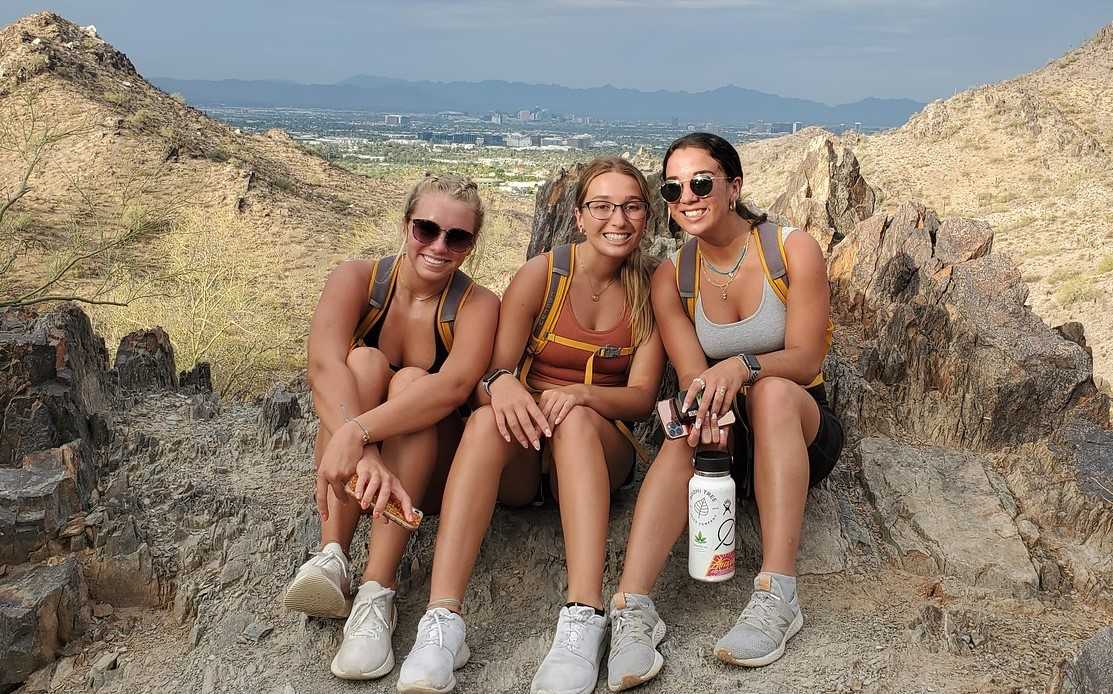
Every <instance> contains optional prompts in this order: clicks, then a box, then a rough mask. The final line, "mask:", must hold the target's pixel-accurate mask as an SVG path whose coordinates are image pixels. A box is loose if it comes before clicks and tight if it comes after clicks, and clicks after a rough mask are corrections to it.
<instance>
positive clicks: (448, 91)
mask: <svg viewBox="0 0 1113 694" xmlns="http://www.w3.org/2000/svg"><path fill="white" fill-rule="evenodd" d="M151 81H152V82H153V83H154V84H155V85H156V86H158V87H159V88H161V89H163V90H165V91H167V92H171V93H179V94H181V95H182V96H184V97H185V98H186V100H187V101H189V102H190V103H192V104H196V105H198V106H216V105H222V106H248V107H283V106H286V107H298V108H311V107H317V108H336V109H352V110H362V111H374V112H401V113H436V112H438V111H463V112H466V113H475V114H486V113H489V112H492V111H500V112H510V113H514V112H517V111H519V110H523V109H547V110H549V111H552V112H555V113H575V114H578V115H586V116H593V117H596V118H605V119H608V120H654V121H668V120H670V119H672V118H677V119H679V120H681V121H684V122H696V123H708V122H712V123H721V124H741V123H749V122H753V121H758V120H763V121H779V122H786V121H787V122H791V121H801V122H803V123H807V124H819V125H838V124H840V123H854V122H860V123H862V125H863V126H865V127H872V128H887V127H896V126H899V125H901V124H903V123H904V122H905V121H906V120H908V118H909V116H911V115H912V114H914V113H916V112H917V111H919V110H920V109H921V108H923V106H924V104H923V103H920V102H918V101H913V100H911V99H878V98H868V99H862V100H860V101H855V102H853V103H847V104H841V105H838V106H830V105H828V104H824V103H820V102H818V101H810V100H807V99H794V98H790V97H784V96H778V95H776V94H768V93H765V92H760V91H756V90H753V89H744V88H742V87H737V86H734V85H728V86H725V87H719V88H717V89H712V90H708V91H702V92H685V91H669V90H663V89H662V90H657V91H641V90H637V89H624V88H620V87H614V86H611V85H605V86H602V87H591V88H586V89H580V88H573V87H563V86H560V85H555V84H527V83H524V82H505V81H501V80H485V81H482V82H428V81H410V80H402V79H394V78H390V77H378V76H374V75H356V76H354V77H350V78H348V79H345V80H342V81H340V82H337V83H335V84H301V83H297V82H289V81H283V80H233V79H229V80H183V79H175V78H170V77H156V78H154V79H152V80H151Z"/></svg>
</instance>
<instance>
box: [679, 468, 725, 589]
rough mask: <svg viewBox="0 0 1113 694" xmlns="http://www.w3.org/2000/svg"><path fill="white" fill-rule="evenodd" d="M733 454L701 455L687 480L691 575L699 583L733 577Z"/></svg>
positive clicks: (689, 566) (689, 569)
mask: <svg viewBox="0 0 1113 694" xmlns="http://www.w3.org/2000/svg"><path fill="white" fill-rule="evenodd" d="M730 463H731V457H730V453H727V452H726V451H699V452H697V453H696V458H695V468H696V471H695V474H694V475H692V479H690V480H688V573H689V574H690V575H691V576H692V578H694V579H696V580H697V581H708V582H715V581H725V580H727V579H728V578H730V577H732V576H734V545H735V543H734V511H735V506H736V501H735V498H734V480H733V479H732V478H731V476H730Z"/></svg>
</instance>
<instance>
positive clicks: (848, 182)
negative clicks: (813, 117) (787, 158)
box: [769, 134, 877, 253]
mask: <svg viewBox="0 0 1113 694" xmlns="http://www.w3.org/2000/svg"><path fill="white" fill-rule="evenodd" d="M876 206H877V194H876V193H875V192H874V190H873V188H872V187H870V184H869V183H867V182H866V180H865V179H864V178H863V177H862V173H861V171H860V170H859V167H858V158H857V157H855V156H854V152H853V151H852V150H851V149H850V148H849V147H847V146H846V145H845V144H843V143H842V142H840V141H838V140H837V139H836V138H834V137H832V136H830V135H827V134H825V135H821V136H818V137H816V138H814V139H813V140H812V141H811V142H809V143H808V147H807V150H806V151H805V154H804V160H803V161H802V162H801V163H800V166H799V168H798V169H797V170H796V171H795V172H794V173H793V174H792V176H791V178H789V181H788V187H787V190H785V192H784V193H782V194H781V196H780V197H779V198H777V201H776V202H774V203H773V206H772V207H770V208H769V212H770V213H772V214H774V215H776V216H778V217H781V218H783V219H785V220H786V221H788V223H790V224H792V225H793V226H795V227H798V228H800V229H803V230H804V231H806V232H808V233H809V234H811V235H812V237H813V238H815V240H816V241H818V242H819V246H820V248H822V249H823V250H824V252H825V253H826V252H829V251H830V250H831V248H832V247H833V246H834V245H835V244H836V243H838V242H839V241H840V240H842V238H843V237H844V236H846V235H847V234H849V233H850V231H851V230H852V229H853V228H854V226H855V225H856V224H857V223H858V222H860V221H862V220H864V219H868V218H869V217H871V216H872V215H873V213H874V209H875V208H876Z"/></svg>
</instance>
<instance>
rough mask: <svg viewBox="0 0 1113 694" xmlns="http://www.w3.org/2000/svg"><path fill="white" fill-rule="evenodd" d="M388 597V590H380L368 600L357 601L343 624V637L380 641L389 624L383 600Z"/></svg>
mask: <svg viewBox="0 0 1113 694" xmlns="http://www.w3.org/2000/svg"><path fill="white" fill-rule="evenodd" d="M389 595H390V591H389V590H380V591H379V592H377V593H374V594H372V595H371V599H370V600H358V601H357V602H356V604H355V605H353V606H352V614H351V615H350V616H349V617H348V621H347V622H345V624H344V635H345V636H369V637H371V638H373V639H381V638H382V637H383V634H384V633H385V632H386V630H387V628H388V624H389V622H388V621H387V616H386V614H385V612H386V605H384V604H383V598H385V597H387V596H389ZM376 618H378V619H377V620H376Z"/></svg>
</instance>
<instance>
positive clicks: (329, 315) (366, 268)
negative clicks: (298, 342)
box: [284, 175, 499, 679]
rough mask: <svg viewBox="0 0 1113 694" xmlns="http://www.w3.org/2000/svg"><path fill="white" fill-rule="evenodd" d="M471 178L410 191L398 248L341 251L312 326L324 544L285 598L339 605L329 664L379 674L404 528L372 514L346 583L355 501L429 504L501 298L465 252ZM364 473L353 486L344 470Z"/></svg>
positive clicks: (474, 218) (347, 675) (332, 609)
mask: <svg viewBox="0 0 1113 694" xmlns="http://www.w3.org/2000/svg"><path fill="white" fill-rule="evenodd" d="M483 213H484V209H483V204H482V202H481V200H480V198H479V194H478V190H477V189H476V185H475V184H474V183H473V182H471V181H469V180H467V179H464V178H461V177H458V176H434V175H428V176H426V177H425V178H424V179H423V180H422V181H420V182H419V183H418V184H417V185H416V186H415V187H414V189H413V190H412V191H411V193H410V195H409V198H408V199H407V200H406V205H405V212H404V214H403V216H402V225H401V226H402V233H403V234H404V238H405V241H404V243H403V247H402V250H401V251H400V252H399V254H398V255H396V256H387V257H385V258H380V259H379V260H377V261H371V262H369V261H366V260H353V261H348V262H346V263H343V264H341V265H340V266H339V267H337V268H336V269H335V270H334V271H333V272H332V274H331V275H330V276H329V278H328V282H327V283H326V285H325V288H324V291H323V292H322V293H321V298H320V300H319V302H318V304H317V310H316V313H314V315H313V323H312V325H311V327H310V333H309V380H310V384H311V386H312V389H313V399H314V403H315V405H316V409H317V413H318V415H319V416H320V432H319V434H318V437H317V446H316V452H315V466H316V470H317V479H316V499H317V509H318V511H319V512H320V515H321V549H320V552H319V553H317V554H316V555H315V556H314V557H312V558H311V559H310V560H309V561H307V562H306V563H305V564H303V565H302V566H301V568H300V569H299V570H298V572H297V575H296V576H295V577H294V580H293V582H292V583H291V584H290V585H289V587H288V588H287V590H286V593H285V596H284V601H285V605H286V607H287V608H289V609H292V610H298V611H301V612H305V613H307V614H310V615H316V616H324V617H347V622H346V623H345V625H344V641H343V643H342V644H341V646H340V649H339V651H338V652H337V654H336V656H335V658H333V660H332V667H331V669H332V673H333V674H334V675H336V676H337V677H341V678H344V679H372V678H376V677H382V676H383V675H385V674H387V673H388V672H390V671H391V670H392V669H393V667H394V653H393V649H392V646H391V636H392V634H393V632H394V626H395V623H396V620H397V615H396V613H395V609H394V585H395V572H396V570H397V568H398V562H399V560H400V559H401V556H402V551H403V549H404V548H405V546H406V542H407V540H408V539H409V535H410V532H409V531H408V530H406V529H404V528H402V527H400V526H398V525H395V524H393V523H386V522H385V519H382V520H379V521H378V522H372V524H371V526H372V527H371V534H370V540H369V549H368V558H367V566H366V567H365V568H364V571H363V581H362V584H361V585H360V587H359V591H358V592H357V593H356V594H355V595H354V596H352V595H351V592H350V578H349V546H350V545H351V542H352V536H353V535H354V534H355V531H356V526H357V524H358V523H359V518H360V515H361V514H362V513H363V512H365V511H370V512H371V515H372V518H373V519H376V520H378V519H380V517H381V514H382V511H383V509H384V507H385V505H386V503H387V501H388V500H389V498H390V497H391V496H392V495H393V496H394V497H396V498H397V500H398V502H399V503H400V504H401V506H402V507H403V511H404V513H405V514H406V516H407V518H409V519H410V520H414V519H415V516H414V513H413V506H414V505H415V504H416V505H418V506H419V507H423V508H424V509H425V510H432V509H435V508H436V507H437V506H438V504H439V501H440V493H439V490H440V489H441V488H443V480H444V477H445V475H446V474H447V467H448V464H449V463H450V461H451V459H452V453H453V452H454V451H455V449H456V444H457V442H458V441H459V437H460V434H461V431H462V430H463V421H462V419H461V415H460V413H459V410H460V409H461V406H462V405H464V403H465V402H466V401H467V400H468V398H469V396H470V395H471V393H472V392H473V391H474V389H475V386H476V383H477V382H478V381H479V379H480V377H481V376H482V375H483V371H484V368H485V366H486V364H487V363H488V361H489V360H490V358H491V350H492V346H493V335H494V332H495V328H496V325H497V322H498V310H499V301H498V298H497V297H496V296H495V295H494V294H493V293H492V292H490V291H488V290H487V289H484V288H483V287H480V286H478V285H476V284H474V283H473V282H472V281H471V280H470V279H469V278H468V277H467V276H466V275H464V273H463V272H462V271H461V270H460V265H461V264H462V263H463V262H464V260H465V259H466V258H467V257H468V255H469V254H470V253H471V252H472V250H473V248H474V247H475V242H476V238H477V236H478V234H479V232H480V228H481V227H482V226H483ZM353 475H358V482H357V484H356V487H355V492H354V498H353V496H352V495H351V494H350V493H349V492H348V491H346V490H345V483H346V482H348V480H349V479H350V478H351V477H352V476H353Z"/></svg>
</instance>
